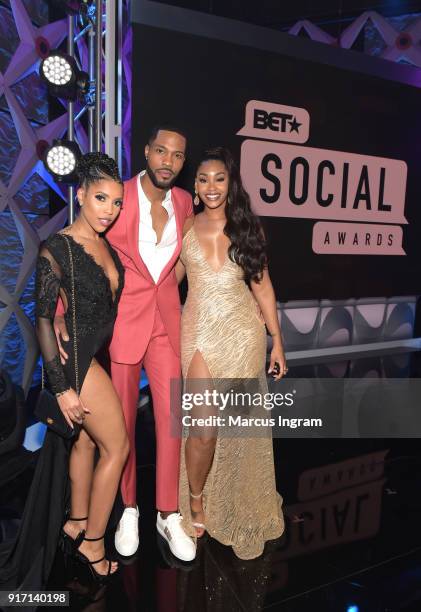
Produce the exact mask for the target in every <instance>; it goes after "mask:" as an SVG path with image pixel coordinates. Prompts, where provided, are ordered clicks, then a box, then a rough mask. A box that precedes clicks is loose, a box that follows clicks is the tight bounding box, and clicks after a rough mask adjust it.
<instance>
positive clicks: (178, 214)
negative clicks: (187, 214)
mask: <svg viewBox="0 0 421 612" xmlns="http://www.w3.org/2000/svg"><path fill="white" fill-rule="evenodd" d="M171 200H172V205H173V208H174V215H175V225H176V228H177V246H176V247H175V249H174V253H173V254H172V256H171V259H170V260H169V262H168V263H167V264H166V266H165V267H164V269H163V270H162V271H161V274H160V275H159V278H158V282H157V285H158V284H159V283H160V282H161V281H162V280H164V278H165V277H166V276H167V274H168V272H169V271H170V270H171V268H172V267H173V265H174V264H175V262H176V261H177V259H178V256H179V254H180V250H181V243H182V241H183V224H182V218H181V217H182V215H181V210H182V204H181V202H180V201H179V200H178V199H177V196H176V195H175V193H174V189H172V190H171Z"/></svg>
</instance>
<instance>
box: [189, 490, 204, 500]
mask: <svg viewBox="0 0 421 612" xmlns="http://www.w3.org/2000/svg"><path fill="white" fill-rule="evenodd" d="M202 495H203V489H202V490H201V491H200V493H192V492H191V491H190V497H193V499H200V498H201V497H202Z"/></svg>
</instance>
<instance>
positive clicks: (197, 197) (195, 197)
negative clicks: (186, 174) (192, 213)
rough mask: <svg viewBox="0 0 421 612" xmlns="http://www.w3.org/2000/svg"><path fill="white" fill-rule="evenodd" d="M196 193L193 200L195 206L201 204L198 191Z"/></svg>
mask: <svg viewBox="0 0 421 612" xmlns="http://www.w3.org/2000/svg"><path fill="white" fill-rule="evenodd" d="M194 193H195V194H196V195H195V196H194V200H193V204H194V205H195V206H199V204H200V200H199V196H198V195H197V191H195V192H194Z"/></svg>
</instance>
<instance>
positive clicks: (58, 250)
mask: <svg viewBox="0 0 421 612" xmlns="http://www.w3.org/2000/svg"><path fill="white" fill-rule="evenodd" d="M64 236H65V234H64V233H63V231H59V232H55V233H54V234H50V235H49V236H48V238H47V239H46V240H44V242H42V243H41V245H40V254H41V255H42V254H43V252H45V250H47V251H49V252H50V253H51V255H52V256H53V257H54V258H55V259H57V260H58V261H60V260H61V258H62V255H63V254H64V253H65V249H66V248H67V247H66V243H65V239H64Z"/></svg>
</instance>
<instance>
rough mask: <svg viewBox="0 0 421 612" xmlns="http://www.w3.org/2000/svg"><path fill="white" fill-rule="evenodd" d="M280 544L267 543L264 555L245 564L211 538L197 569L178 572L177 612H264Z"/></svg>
mask: <svg viewBox="0 0 421 612" xmlns="http://www.w3.org/2000/svg"><path fill="white" fill-rule="evenodd" d="M278 543H279V540H274V541H272V542H268V544H267V545H266V547H265V552H264V553H263V555H261V556H260V557H259V558H257V559H253V560H249V561H244V560H242V559H239V558H238V557H237V556H236V555H235V554H234V553H233V551H232V550H231V549H230V548H228V547H226V546H222V545H221V544H220V543H219V542H217V541H216V540H214V539H212V538H209V539H208V541H207V542H206V543H205V542H203V544H204V545H202V542H201V543H200V546H198V548H197V556H196V563H195V566H194V568H193V569H192V570H191V571H189V572H186V571H183V570H179V571H178V576H177V612H197V610H206V612H221V611H222V610H223V611H225V610H229V611H230V612H240V611H241V612H243V611H244V610H252V611H253V612H259V611H260V610H262V609H263V606H264V602H265V596H266V592H267V590H268V586H269V582H270V577H271V564H272V556H273V553H274V552H275V550H276V548H277V546H278Z"/></svg>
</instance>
